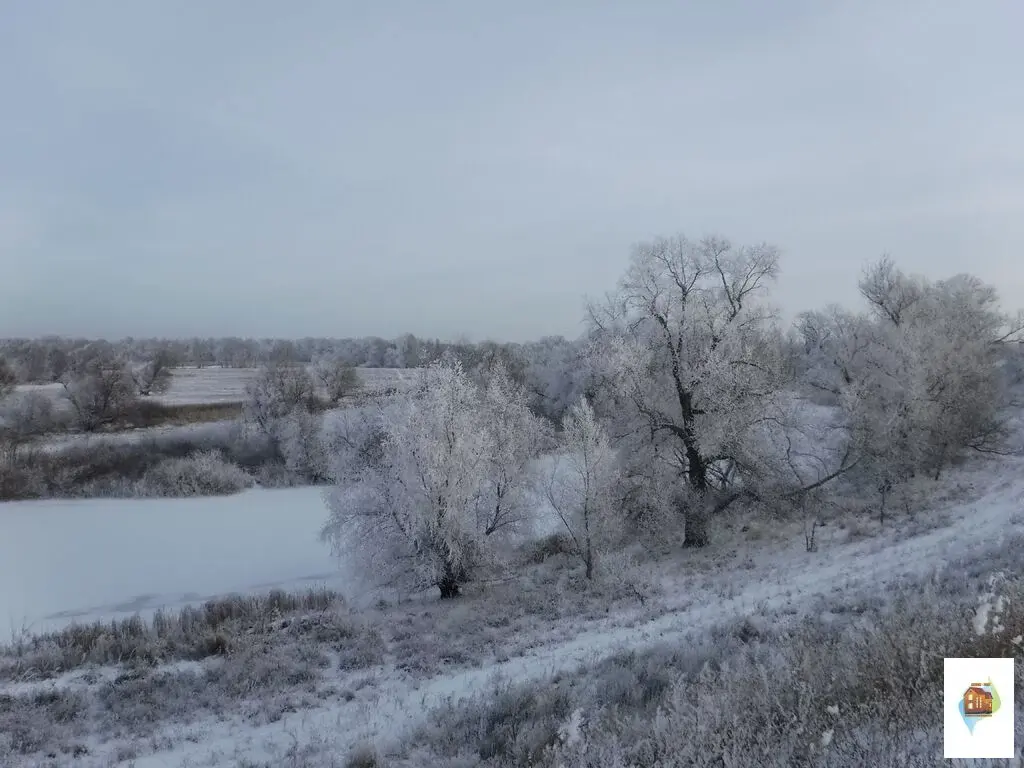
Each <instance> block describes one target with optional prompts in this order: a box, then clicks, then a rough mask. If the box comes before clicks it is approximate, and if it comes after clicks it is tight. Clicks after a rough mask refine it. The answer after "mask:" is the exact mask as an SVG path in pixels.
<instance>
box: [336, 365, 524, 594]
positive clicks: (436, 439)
mask: <svg viewBox="0 0 1024 768" xmlns="http://www.w3.org/2000/svg"><path fill="white" fill-rule="evenodd" d="M500 396H501V395H500V393H499V391H498V390H497V389H494V390H492V391H491V392H490V393H489V394H487V395H486V399H485V394H484V392H482V391H481V390H480V388H479V387H478V386H477V385H476V384H475V383H474V382H473V381H472V379H471V378H470V376H469V375H468V374H467V373H466V372H465V371H464V370H463V368H462V366H461V364H460V363H458V362H454V363H450V364H443V363H434V364H431V365H430V366H428V367H427V368H425V369H423V372H422V377H421V380H420V382H419V386H418V387H417V389H416V390H415V391H414V392H413V393H411V395H410V397H409V398H408V399H407V400H405V401H403V402H401V403H397V404H389V405H381V406H380V407H379V409H378V411H377V413H378V429H379V431H380V433H381V438H382V439H381V440H380V442H379V444H378V445H377V446H376V448H375V449H374V453H375V454H376V455H375V456H374V457H373V460H370V461H367V460H365V451H363V450H361V449H360V450H349V451H348V453H349V456H350V457H354V458H357V459H358V460H359V463H360V466H361V471H360V472H359V481H358V482H356V483H354V484H346V485H339V486H338V487H337V488H336V489H335V490H334V492H332V493H331V494H330V495H329V496H328V508H329V510H330V517H329V520H328V523H327V525H325V527H324V529H323V532H322V535H323V537H324V538H325V539H327V540H328V541H330V542H331V543H332V545H333V547H334V549H335V551H336V552H337V553H339V554H342V553H343V554H344V556H345V558H346V560H347V561H348V562H349V563H358V565H359V568H360V569H361V571H362V572H363V573H370V574H373V575H375V576H378V577H380V578H382V579H384V580H385V581H386V582H387V583H389V584H391V585H404V586H406V587H409V588H422V587H427V586H436V587H437V588H438V589H439V590H440V593H441V597H442V598H446V599H447V598H453V597H456V596H458V595H459V594H460V592H461V588H462V585H463V584H465V583H466V581H467V580H468V579H469V578H470V577H471V576H472V574H473V571H474V570H475V569H476V568H478V567H479V566H481V565H483V564H487V563H493V562H496V561H497V559H498V558H499V555H500V554H501V549H500V543H501V541H502V537H501V536H500V534H503V533H506V532H508V530H509V529H510V528H511V527H512V526H511V524H512V523H513V522H517V520H516V518H517V517H518V516H519V515H520V514H521V513H522V512H524V511H526V507H525V506H523V505H518V504H515V503H513V502H514V501H515V499H516V496H515V494H512V493H508V492H503V493H502V499H501V500H500V503H498V504H497V505H496V506H492V505H494V504H495V500H496V499H497V493H496V486H497V485H498V484H500V483H501V482H502V480H501V478H499V477H497V476H495V475H493V474H492V473H493V472H494V469H495V463H496V458H499V457H500V455H501V450H502V449H501V448H500V447H499V446H498V445H496V444H495V432H496V430H495V429H494V428H493V425H492V422H491V417H492V415H493V414H494V413H495V412H496V411H505V410H506V409H507V410H508V411H517V410H519V409H520V408H521V407H522V405H523V404H522V403H519V402H513V403H507V404H503V405H500V406H499V404H498V403H497V402H496V401H497V400H498V398H499V397H500ZM487 399H489V400H491V402H490V403H488V402H487ZM527 414H528V412H527ZM512 420H513V421H515V420H516V419H515V418H513V419H512ZM517 440H518V438H515V437H514V436H513V437H512V442H513V443H514V442H516V441H517ZM510 445H511V444H509V445H506V446H505V447H506V448H509V447H510ZM510 453H511V454H518V451H517V450H512V451H510ZM336 474H337V475H339V476H342V475H344V474H345V473H344V472H340V471H338V472H336Z"/></svg>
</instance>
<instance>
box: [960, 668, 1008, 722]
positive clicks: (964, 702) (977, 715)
mask: <svg viewBox="0 0 1024 768" xmlns="http://www.w3.org/2000/svg"><path fill="white" fill-rule="evenodd" d="M1000 705H1001V702H1000V700H999V692H998V691H997V690H996V687H995V686H994V685H992V679H991V678H989V679H988V681H987V682H984V683H971V684H970V686H969V687H968V688H967V690H966V691H964V695H963V697H962V698H961V699H960V716H961V717H962V718H963V719H964V724H965V725H966V726H967V729H968V730H969V731H970V732H971V733H974V728H975V726H977V724H978V723H979V722H980V721H981V720H983V719H985V718H987V717H992V715H994V714H995V713H996V712H998V711H999V707H1000Z"/></svg>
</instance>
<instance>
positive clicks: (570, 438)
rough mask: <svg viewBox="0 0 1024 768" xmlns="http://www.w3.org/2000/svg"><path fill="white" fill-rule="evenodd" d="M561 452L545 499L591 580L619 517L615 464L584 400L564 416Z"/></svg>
mask: <svg viewBox="0 0 1024 768" xmlns="http://www.w3.org/2000/svg"><path fill="white" fill-rule="evenodd" d="M562 447H563V450H564V451H565V456H564V457H562V458H560V459H559V460H558V461H556V462H555V465H554V468H553V469H552V472H551V476H550V478H549V479H548V482H547V488H546V492H547V493H546V495H547V499H548V501H549V503H550V504H551V507H552V508H553V509H554V510H555V513H556V514H557V515H558V517H559V518H560V519H561V521H562V524H563V525H564V526H565V530H566V531H567V532H568V534H569V536H570V537H571V539H572V541H573V545H574V548H575V551H576V554H577V555H578V556H579V557H580V559H581V560H582V561H583V565H584V568H585V572H586V577H587V578H588V579H592V578H594V573H595V567H596V566H597V565H598V559H599V557H600V555H601V554H603V553H605V552H606V551H607V548H608V547H609V545H611V544H612V542H613V541H614V540H615V538H616V536H617V535H618V534H620V533H621V515H620V514H619V512H618V510H617V509H616V501H615V498H614V493H613V491H614V489H615V488H616V485H617V482H618V473H619V466H618V460H617V458H616V456H615V452H614V451H613V450H612V447H611V444H610V443H609V441H608V435H607V434H606V433H605V431H604V429H603V428H602V427H601V425H600V424H599V423H598V422H597V419H596V418H595V416H594V410H593V408H591V406H590V404H589V403H588V402H587V400H586V398H583V397H581V398H580V399H579V400H577V401H576V403H575V404H574V405H573V406H572V407H571V408H570V409H569V412H568V413H566V415H565V418H564V420H563V423H562Z"/></svg>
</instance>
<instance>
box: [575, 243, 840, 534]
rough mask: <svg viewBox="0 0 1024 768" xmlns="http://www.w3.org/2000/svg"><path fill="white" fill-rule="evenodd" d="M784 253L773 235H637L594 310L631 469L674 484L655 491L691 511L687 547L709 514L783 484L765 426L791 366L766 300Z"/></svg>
mask: <svg viewBox="0 0 1024 768" xmlns="http://www.w3.org/2000/svg"><path fill="white" fill-rule="evenodd" d="M778 263H779V254H778V251H777V250H776V248H774V247H773V246H771V245H767V244H760V245H752V246H736V245H734V244H732V243H731V242H729V241H728V240H725V239H721V238H705V239H703V240H700V241H692V240H689V239H687V238H685V237H683V236H676V237H671V238H659V239H656V240H653V241H651V242H646V243H641V244H639V245H637V246H636V247H635V248H634V251H633V254H632V258H631V261H630V265H629V268H628V270H627V271H626V274H625V275H624V276H623V278H622V279H621V280H620V282H619V284H618V286H617V289H616V290H615V291H614V292H612V293H610V294H609V295H607V296H606V297H605V299H604V301H603V302H600V303H593V302H592V303H591V304H590V305H589V308H588V309H589V317H590V321H591V325H592V331H593V333H594V336H595V339H596V340H597V341H596V357H597V358H598V360H599V361H601V362H600V364H599V365H598V367H599V369H601V370H602V375H603V378H604V381H605V383H606V384H607V385H610V388H611V390H612V391H613V393H614V394H613V400H614V402H615V404H616V408H617V409H618V411H619V413H620V414H622V416H623V417H624V418H622V419H620V423H619V424H618V425H616V427H614V429H615V432H616V433H617V436H618V437H619V438H620V440H621V439H625V440H629V441H632V446H633V447H631V448H630V449H628V450H626V451H624V453H627V454H628V456H629V457H631V458H632V459H634V460H635V461H639V462H642V463H646V465H647V466H643V467H640V468H637V467H633V468H628V469H627V476H634V477H639V478H642V479H643V481H646V482H651V478H658V479H657V480H656V481H655V482H658V483H662V484H663V483H665V482H672V483H673V486H672V487H670V488H659V489H658V492H657V493H654V494H648V496H649V497H650V496H651V495H654V496H658V497H661V498H665V497H671V498H673V499H674V503H675V506H676V507H677V508H679V509H680V510H681V511H684V513H685V517H686V535H685V544H686V545H687V546H704V545H705V544H707V542H708V531H707V521H708V518H709V516H710V515H711V514H713V513H715V512H716V511H718V510H721V509H723V508H724V507H725V506H727V505H728V504H729V503H731V502H732V501H733V500H735V499H736V498H738V497H739V496H740V495H742V494H743V493H748V494H751V495H757V493H758V492H759V491H758V489H764V488H766V487H768V486H771V485H777V480H778V479H777V478H776V477H774V476H770V473H769V472H768V467H769V465H770V464H771V462H767V461H766V458H765V457H766V455H767V454H766V451H767V448H768V447H769V446H768V444H769V443H770V442H771V441H770V440H766V434H767V432H766V430H768V429H769V428H771V427H772V425H773V424H775V425H778V424H779V423H781V422H782V420H783V419H784V418H785V412H784V408H783V406H782V398H781V397H780V394H781V390H782V385H783V383H784V378H785V376H784V372H783V360H782V354H781V352H782V350H781V342H780V340H781V334H779V333H778V330H777V327H776V320H775V313H774V311H773V310H772V309H771V307H769V306H768V305H767V304H766V303H765V300H764V299H765V294H766V292H767V289H768V287H769V285H770V284H771V283H772V282H773V281H774V280H775V278H776V276H777V274H778ZM620 445H621V443H620ZM656 463H660V464H662V468H661V469H660V470H659V469H656V468H654V467H652V466H651V465H652V464H656ZM666 478H667V480H666ZM673 478H675V480H673ZM819 480H820V478H818V479H815V481H814V482H815V483H818V482H819Z"/></svg>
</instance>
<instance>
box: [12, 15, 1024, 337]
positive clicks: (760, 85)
mask: <svg viewBox="0 0 1024 768" xmlns="http://www.w3.org/2000/svg"><path fill="white" fill-rule="evenodd" d="M1022 34H1024V3H1021V2H1020V0H972V1H971V2H966V1H962V0H958V1H956V2H954V1H953V0H906V1H902V2H893V1H892V0H850V1H849V2H826V1H824V0H822V1H821V2H814V1H811V0H806V1H802V0H780V1H778V2H771V3H769V2H759V1H757V0H748V1H747V2H740V1H739V0H720V1H719V2H714V3H711V2H707V3H698V2H695V1H693V2H672V3H669V2H656V1H655V0H647V1H646V2H638V3H627V2H621V1H619V2H596V1H588V2H583V1H582V0H577V2H569V1H568V0H566V1H565V2H560V3H553V2H541V1H540V0H525V1H524V0H520V1H519V2H501V3H499V2H481V1H480V0H465V2H444V1H443V0H441V1H439V2H393V1H390V0H381V2H373V3H370V2H361V3H355V2H342V0H306V1H305V2H298V3H288V2H283V1H281V0H273V1H272V0H259V1H254V0H218V1H217V2H200V0H175V1H174V2H172V1H170V0H167V1H165V2H156V1H155V0H149V1H147V0H120V2H112V1H109V0H89V2H72V1H70V0H69V1H68V2H57V1H56V0H39V2H28V1H27V0H26V1H23V2H18V1H17V0H6V1H5V2H0V98H2V107H0V336H10V335H38V334H43V333H60V334H69V335H70V334H74V335H88V336H107V337H120V336H124V335H134V336H148V335H168V336H179V335H193V334H202V335H218V336H219V335H229V334H238V335H246V336H248V335H252V336H302V335H316V336H321V335H325V336H326V335H330V336H362V335H367V334H376V335H381V336H387V337H390V336H394V335H397V334H399V333H401V332H404V331H412V332H414V333H416V334H422V335H430V336H440V337H442V338H451V337H454V336H456V335H457V334H460V333H466V334H468V335H469V336H470V337H471V338H474V339H482V338H486V337H492V338H496V339H512V340H522V339H527V338H534V337H538V336H541V335H544V334H548V333H562V334H566V335H569V336H575V335H576V334H577V333H579V331H580V330H581V326H580V317H581V307H582V299H581V297H582V295H583V294H585V293H590V294H598V293H601V292H602V291H604V290H605V289H606V288H610V287H611V286H612V284H613V283H614V281H615V280H616V278H617V277H618V275H619V274H620V273H621V272H622V270H623V268H624V267H625V265H626V261H627V258H628V252H629V246H630V244H631V243H632V242H634V241H636V240H641V239H647V238H649V237H652V236H655V235H659V234H666V235H668V234H673V233H675V232H679V231H682V232H684V233H686V234H689V235H691V236H693V237H700V236H701V235H703V234H711V233H718V234H724V235H727V236H729V237H731V238H732V239H734V240H736V241H740V242H743V241H760V240H768V241H770V242H773V243H775V244H776V245H778V246H779V247H780V248H781V249H782V251H783V262H782V266H783V276H782V278H781V280H780V283H779V286H778V289H777V291H776V294H775V295H776V301H777V302H778V303H779V304H780V305H781V306H782V307H784V309H785V310H787V311H788V312H794V311H798V310H800V309H805V308H812V307H816V306H821V305H823V304H825V303H827V302H829V301H839V302H843V303H850V302H853V301H854V300H855V298H856V294H855V291H856V288H855V281H856V277H857V275H858V273H859V271H860V269H861V267H862V266H863V264H864V263H865V262H866V261H867V260H871V259H874V258H876V257H877V256H879V255H880V254H881V253H882V252H884V251H888V252H890V253H891V254H892V255H893V257H894V258H895V259H896V261H897V263H898V264H899V265H900V266H901V267H903V268H904V269H907V270H909V271H915V272H923V273H925V274H928V275H930V276H932V277H936V278H938V277H943V276H947V275H949V274H952V273H955V272H958V271H972V272H974V273H976V274H978V275H979V276H980V277H982V278H984V279H985V280H988V281H990V282H994V283H996V284H997V285H998V286H999V287H1000V289H1001V291H1002V293H1003V295H1004V297H1005V299H1006V302H1007V304H1008V305H1013V306H1014V307H1016V306H1018V305H1022V304H1024V259H1022V258H1021V252H1020V250H1021V249H1020V246H1021V243H1022V242H1024V139H1022V137H1024V46H1022V45H1021V39H1022V38H1021V35H1022Z"/></svg>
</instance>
